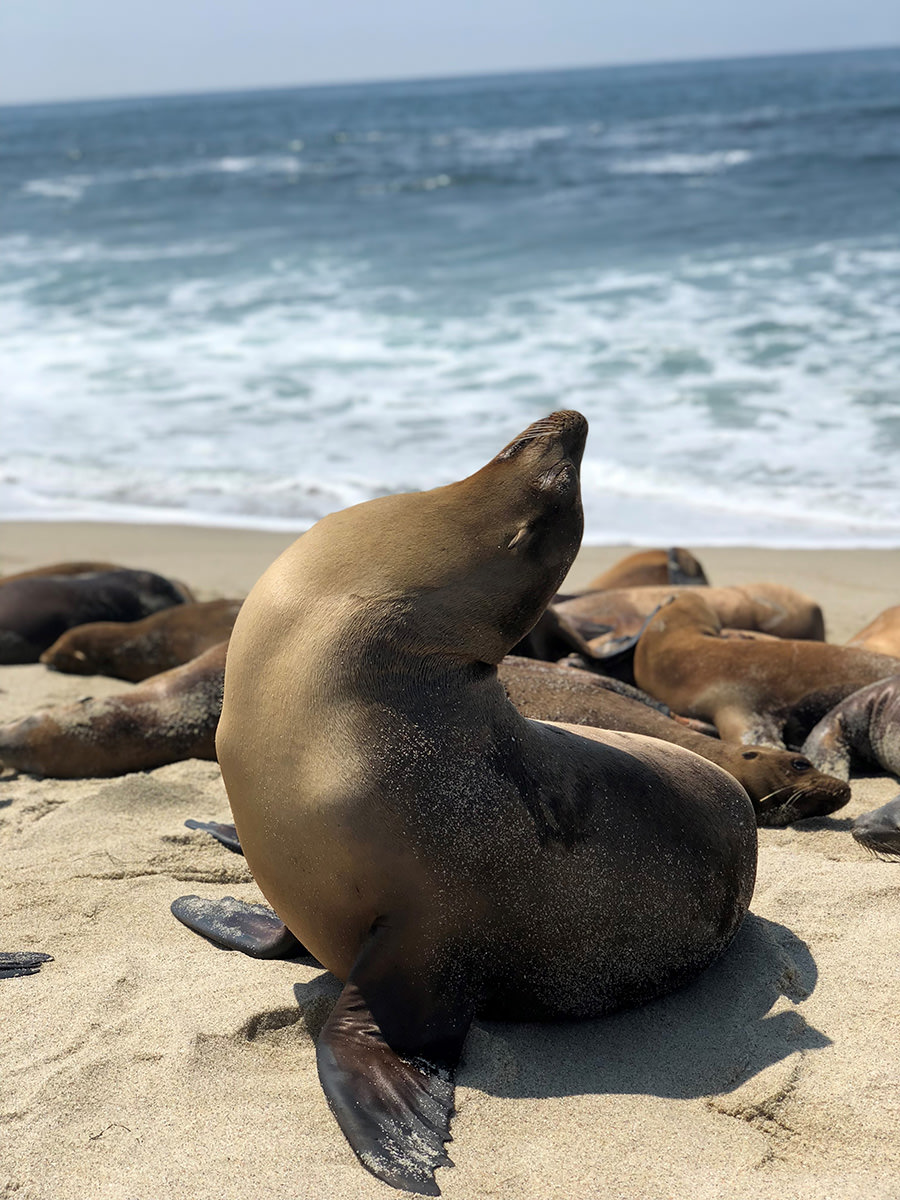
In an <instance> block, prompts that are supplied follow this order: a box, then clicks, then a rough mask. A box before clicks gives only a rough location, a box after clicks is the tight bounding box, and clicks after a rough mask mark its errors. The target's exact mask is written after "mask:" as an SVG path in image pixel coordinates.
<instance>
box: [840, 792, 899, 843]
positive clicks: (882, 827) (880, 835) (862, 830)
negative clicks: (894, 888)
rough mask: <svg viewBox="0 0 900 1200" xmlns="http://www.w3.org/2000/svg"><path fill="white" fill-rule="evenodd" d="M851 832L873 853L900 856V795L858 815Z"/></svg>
mask: <svg viewBox="0 0 900 1200" xmlns="http://www.w3.org/2000/svg"><path fill="white" fill-rule="evenodd" d="M850 832H851V833H852V834H853V836H854V837H855V838H856V840H857V841H858V842H859V844H860V845H861V846H865V848H866V849H867V850H871V851H872V853H873V854H876V855H882V854H885V855H887V856H888V857H889V858H900V796H895V797H894V799H893V800H888V802H887V804H882V806H881V807H880V808H873V809H872V811H871V812H867V813H863V814H862V816H859V817H857V818H856V820H855V821H854V822H853V824H852V825H851V826H850Z"/></svg>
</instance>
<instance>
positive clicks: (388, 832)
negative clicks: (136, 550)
mask: <svg viewBox="0 0 900 1200" xmlns="http://www.w3.org/2000/svg"><path fill="white" fill-rule="evenodd" d="M586 429H587V423H586V421H585V420H584V418H583V417H582V416H581V415H580V414H578V413H573V412H560V413H555V414H553V415H552V416H550V417H547V418H545V419H544V420H541V421H538V422H536V423H535V424H534V425H532V426H530V427H529V428H528V429H526V430H525V431H524V433H522V434H521V435H520V436H519V437H518V438H516V439H515V440H514V441H513V442H511V443H510V444H509V445H508V446H507V447H506V448H505V449H504V450H502V451H501V452H500V454H498V455H497V456H496V458H494V459H492V460H491V461H490V462H489V463H488V464H487V466H485V467H484V468H482V469H481V470H480V471H478V472H477V473H476V474H474V475H472V476H470V477H469V478H467V479H464V480H463V481H462V482H460V483H456V484H451V485H449V486H447V487H442V488H437V489H435V490H434V491H429V492H423V493H416V494H410V495H396V496H388V497H383V498H379V499H376V500H372V501H369V502H368V503H366V504H361V505H358V506H356V507H354V508H351V509H347V510H344V511H342V512H337V513H333V514H331V515H330V516H328V517H325V518H324V520H322V521H320V522H319V523H318V524H317V525H314V526H313V527H312V529H310V530H309V531H308V532H307V533H305V534H304V535H303V537H302V538H301V539H300V540H299V541H297V542H296V543H295V544H294V545H293V546H292V547H290V548H289V549H288V550H287V551H286V552H285V553H284V554H282V556H281V557H280V558H279V559H278V560H277V562H276V563H275V564H274V565H273V566H272V567H271V568H270V569H269V570H268V571H267V572H266V574H265V575H264V576H263V577H262V579H261V580H260V581H259V583H257V584H256V586H255V587H254V588H253V590H252V592H251V593H250V595H249V597H248V598H247V600H246V601H245V602H244V607H243V608H242V609H241V612H240V615H239V616H238V619H237V622H236V624H235V628H234V633H233V634H232V639H231V643H230V645H229V652H228V663H227V667H226V672H225V699H224V706H223V710H222V719H221V722H220V724H219V733H218V737H217V750H218V756H219V763H220V765H221V768H222V774H223V777H224V780H225V784H226V789H227V791H228V795H229V799H230V801H231V807H232V811H233V814H234V820H235V825H236V828H237V833H238V836H239V838H240V842H241V845H242V846H243V849H244V852H245V854H246V858H247V862H248V865H249V866H250V869H251V870H252V872H253V874H254V876H255V878H256V881H257V883H258V884H259V886H260V888H261V889H262V891H263V894H264V895H265V896H266V898H267V900H268V901H269V903H271V904H272V906H273V908H274V909H275V912H276V913H277V917H275V916H274V915H271V916H270V923H269V924H268V925H266V919H265V913H264V912H263V913H261V912H260V911H259V906H252V908H250V910H249V911H248V912H247V913H246V922H245V921H244V917H243V915H242V912H243V910H242V908H241V906H240V905H237V906H236V907H235V904H234V903H229V904H228V905H226V906H225V908H224V909H223V910H217V908H216V905H215V903H214V902H207V903H204V902H203V901H199V900H197V899H186V900H184V901H180V902H176V905H175V909H176V912H177V913H178V914H180V915H181V916H182V918H183V919H185V920H186V921H187V922H189V923H191V924H192V925H193V926H194V927H195V928H198V929H199V930H200V931H201V932H203V933H205V934H206V935H207V936H208V937H211V938H213V939H214V940H220V941H222V942H223V943H224V944H226V945H235V946H240V947H242V948H247V947H250V948H254V947H255V950H256V951H259V950H264V951H267V950H271V948H272V946H273V944H278V943H279V942H280V941H283V940H285V939H286V936H287V935H286V933H285V927H286V929H287V930H289V931H290V934H292V935H293V938H288V939H287V940H289V941H290V942H291V944H292V945H293V946H294V947H296V945H297V940H299V942H300V943H302V945H304V946H305V947H307V949H308V950H309V951H310V952H311V953H312V954H313V955H315V957H316V958H318V960H319V961H320V962H321V963H322V964H323V965H324V966H325V967H326V968H327V969H328V970H330V971H332V972H333V973H334V974H335V975H337V976H338V978H339V979H341V980H343V981H345V986H344V989H343V992H342V993H341V996H340V998H339V999H338V1001H337V1004H336V1006H335V1008H334V1010H333V1012H332V1014H331V1016H330V1017H329V1018H328V1020H327V1021H326V1023H325V1026H324V1028H323V1030H322V1032H321V1035H320V1037H319V1040H318V1049H317V1055H318V1064H319V1076H320V1079H321V1082H322V1085H323V1088H324V1090H325V1094H326V1096H327V1097H328V1102H329V1104H330V1105H331V1108H332V1110H333V1112H334V1114H335V1116H336V1118H337V1120H338V1123H339V1124H340V1126H341V1128H342V1130H343V1131H344V1133H345V1135H346V1136H347V1139H348V1140H349V1142H350V1144H351V1146H352V1147H353V1149H354V1151H355V1152H356V1154H357V1155H358V1156H359V1158H360V1160H361V1161H362V1162H363V1163H364V1165H365V1166H366V1167H367V1168H368V1169H369V1170H370V1171H372V1172H373V1173H374V1174H376V1175H377V1176H378V1177H379V1178H381V1179H384V1180H386V1181H387V1182H389V1183H391V1184H392V1185H393V1186H395V1187H399V1188H405V1189H407V1190H411V1191H416V1192H419V1193H422V1194H428V1195H434V1194H437V1192H438V1189H437V1185H436V1183H435V1182H434V1178H433V1172H434V1170H435V1168H436V1167H439V1166H441V1165H445V1164H448V1162H449V1160H448V1158H447V1155H446V1153H445V1151H444V1142H445V1141H447V1139H448V1138H449V1124H450V1116H451V1113H452V1111H453V1084H452V1081H451V1078H450V1072H451V1071H452V1070H453V1067H454V1066H455V1064H456V1062H457V1060H458V1058H459V1054H460V1050H461V1047H462V1044H463V1042H464V1040H465V1037H466V1034H467V1031H468V1028H469V1025H470V1022H471V1021H472V1018H473V1016H474V1014H475V1013H476V1012H486V1013H490V1014H493V1015H494V1016H498V1017H507V1018H521V1019H528V1020H530V1019H535V1018H556V1017H566V1018H569V1017H593V1016H598V1015H600V1014H602V1013H606V1012H610V1011H611V1010H613V1009H616V1008H621V1007H622V1006H625V1005H632V1004H637V1003H641V1002H642V1001H644V1000H647V999H649V998H650V997H651V996H655V995H659V994H660V993H662V992H665V991H667V990H669V989H670V988H673V987H677V986H678V985H679V984H681V983H683V982H685V981H686V980H688V979H690V978H692V977H693V976H694V975H696V974H697V972H698V971H700V970H702V968H703V967H704V966H706V965H707V964H708V963H709V962H710V961H712V959H713V958H715V957H716V955H718V954H719V953H720V952H721V950H722V949H723V948H724V947H725V946H726V945H727V944H728V942H729V941H730V940H731V938H732V936H733V935H734V933H735V931H736V929H737V927H738V925H739V924H740V922H741V920H742V918H743V915H744V913H745V912H746V909H747V905H748V903H749V900H750V896H751V893H752V890H753V881H754V876H755V865H756V827H755V821H754V815H753V808H752V806H751V804H750V801H749V799H748V798H747V794H746V792H745V791H744V789H743V788H742V787H741V786H740V785H739V784H738V783H737V782H736V781H735V780H734V779H732V777H731V776H730V775H728V774H727V773H726V772H725V771H722V770H721V769H720V768H719V767H717V766H715V765H714V764H713V763H710V762H708V761H707V760H705V759H703V758H700V757H699V756H698V755H695V754H692V753H691V752H690V751H688V750H685V749H683V748H682V747H681V746H675V745H671V744H669V743H666V742H661V741H658V740H657V739H654V738H645V737H641V736H640V735H638V734H625V733H612V732H607V731H601V730H596V729H591V728H588V727H587V726H577V727H576V726H566V725H553V724H544V723H542V722H537V721H529V720H527V719H526V718H524V717H522V716H521V714H520V713H518V712H517V711H516V709H515V708H514V707H513V705H512V704H510V702H509V701H508V699H507V698H506V695H505V693H504V691H503V687H502V685H501V683H500V681H499V679H498V678H497V664H498V663H499V662H500V661H501V659H502V658H503V656H504V655H505V654H506V653H507V651H508V650H509V649H510V648H511V647H512V646H514V645H515V644H516V643H517V642H518V641H519V640H520V639H521V638H522V637H523V636H524V635H525V633H527V631H528V630H529V628H531V626H533V625H534V623H535V622H536V621H537V619H538V617H539V616H540V614H541V612H542V611H543V609H544V607H545V606H546V604H547V602H548V601H549V599H550V597H551V596H552V595H553V594H554V592H555V591H556V590H557V588H558V587H559V584H560V581H561V580H562V579H563V577H564V576H565V573H566V571H567V570H568V569H569V567H570V565H571V563H572V560H573V559H574V556H575V553H576V551H577V549H578V544H579V541H580V538H581V528H582V514H581V501H580V496H579V480H578V466H579V463H580V460H581V455H582V451H583V447H584V439H585V434H586ZM220 915H221V916H222V919H221V920H220V919H219V918H220ZM281 922H283V923H284V924H283V925H282V924H281ZM295 939H297V940H295Z"/></svg>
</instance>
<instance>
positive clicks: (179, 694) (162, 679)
mask: <svg viewBox="0 0 900 1200" xmlns="http://www.w3.org/2000/svg"><path fill="white" fill-rule="evenodd" d="M227 649H228V643H227V642H220V643H219V644H218V645H217V646H213V647H212V648H211V649H209V650H207V651H206V653H205V654H201V655H200V656H199V657H198V658H195V659H192V660H191V661H190V662H189V663H185V664H184V666H181V667H175V668H174V669H173V670H171V671H165V672H164V673H163V674H162V675H154V676H153V677H152V678H151V679H147V680H145V681H144V682H143V683H139V684H138V685H137V686H136V687H134V688H132V689H131V691H128V692H124V693H123V694H122V695H120V696H107V697H106V698H105V699H102V700H95V699H93V698H92V697H90V696H88V697H86V698H85V699H84V700H79V701H78V702H77V703H75V704H60V705H58V706H56V707H55V708H47V709H44V710H42V711H41V712H37V713H34V714H33V715H32V716H28V717H22V718H21V719H20V720H18V721H10V722H9V723H8V724H6V725H0V764H2V765H3V766H4V767H11V768H13V769H14V770H17V771H24V772H26V773H27V774H29V775H43V776H47V777H49V778H52V779H85V778H90V777H92V776H102V775H124V774H125V773H126V772H128V771H149V770H152V768H153V767H162V766H165V764H166V763H170V762H181V761H182V759H185V758H206V759H213V760H214V759H215V757H216V745H215V738H216V725H217V724H218V722H219V713H220V711H221V708H222V681H223V679H224V674H225V652H226V650H227Z"/></svg>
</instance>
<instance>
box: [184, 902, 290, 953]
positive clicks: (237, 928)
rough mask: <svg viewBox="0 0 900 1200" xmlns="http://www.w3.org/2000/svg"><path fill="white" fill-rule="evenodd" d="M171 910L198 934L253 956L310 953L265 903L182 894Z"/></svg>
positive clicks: (220, 944) (230, 948) (219, 944)
mask: <svg viewBox="0 0 900 1200" xmlns="http://www.w3.org/2000/svg"><path fill="white" fill-rule="evenodd" d="M172 912H173V913H174V915H175V916H176V917H177V918H178V920H179V921H181V923H182V924H183V925H187V927H188V928H189V929H193V930H194V932H195V933H201V934H202V935H203V936H204V937H205V938H209V940H210V941H211V942H215V943H216V944H217V945H218V946H225V947H226V949H228V950H241V951H242V952H243V953H244V954H249V955H250V957H251V958H297V957H299V956H300V955H303V954H307V953H308V951H307V950H306V949H305V948H304V947H303V946H302V945H301V944H300V942H298V941H297V939H296V938H295V937H294V935H293V934H292V933H291V931H290V930H289V929H288V927H287V926H286V925H283V924H282V922H281V921H279V920H278V918H277V917H276V915H275V914H274V913H273V912H272V910H271V908H267V907H266V906H265V904H247V903H246V902H245V901H243V900H235V898H234V896H223V897H222V899H221V900H204V899H203V898H202V897H200V896H180V897H179V898H178V899H177V900H175V901H173V903H172Z"/></svg>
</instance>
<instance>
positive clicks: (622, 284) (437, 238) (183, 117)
mask: <svg viewBox="0 0 900 1200" xmlns="http://www.w3.org/2000/svg"><path fill="white" fill-rule="evenodd" d="M0 361H2V362H3V363H4V366H3V383H2V395H3V416H2V438H0V505H2V509H3V512H4V513H5V514H6V515H7V516H16V517H22V516H26V517H48V518H55V519H56V518H64V517H96V518H106V519H120V520H169V521H185V522H187V521H190V522H200V523H220V524H241V525H250V526H260V527H269V528H280V527H293V528H303V527H305V526H306V525H308V524H310V523H311V522H312V521H314V520H316V519H317V518H318V517H319V516H321V515H324V513H326V512H328V511H330V510H331V509H334V508H338V507H341V506H343V505H345V504H348V503H352V502H355V501H357V500H360V499H365V498H367V497H369V496H374V495H379V494H383V493H385V492H389V491H394V490H400V489H411V488H422V487H430V486H434V485H435V484H438V483H443V482H447V481H449V480H451V479H454V478H458V477H460V476H461V475H463V474H467V473H469V472H470V471H472V470H475V469H476V468H477V467H478V466H480V465H481V464H482V463H483V462H484V461H485V460H486V459H487V458H488V457H490V456H491V455H492V454H493V453H495V452H496V451H497V450H498V449H499V448H500V447H501V446H502V445H503V444H504V443H505V442H506V441H508V440H509V439H510V438H511V437H512V436H513V435H514V434H515V433H517V432H518V431H519V429H520V428H521V427H523V426H524V425H525V424H527V423H528V422H529V421H531V420H533V419H535V418H536V417H537V416H540V415H541V414H543V413H545V412H547V411H549V410H551V409H553V408H558V407H572V408H578V409H580V410H582V411H583V412H584V413H585V414H586V415H587V416H588V418H589V420H590V422H591V426H592V433H591V436H590V438H589V443H588V451H587V457H586V460H585V468H584V473H583V487H584V495H585V510H586V523H587V531H586V539H587V540H588V541H593V542H618V541H632V542H636V543H657V542H663V543H664V542H671V541H680V542H694V543H695V544H703V543H706V544H711V543H741V542H755V543H759V544H764V545H801V546H802V545H807V546H820V545H835V546H837V545H844V546H846V545H900V453H898V452H900V51H878V52H854V53H846V54H827V55H825V54H823V55H804V56H796V57H780V58H769V59H748V60H741V61H728V62H703V63H680V64H672V65H663V66H660V65H655V66H644V67H629V68H614V69H613V68H610V69H602V70H599V69H598V70H590V71H566V72H552V73H550V72H548V73H540V74H529V75H515V76H510V75H507V76H495V77H484V78H468V79H456V80H439V81H428V82H415V83H397V84H375V85H360V86H353V87H334V88H311V89H292V90H285V91H269V92H246V93H240V94H233V95H207V96H191V97H167V98H157V99H139V100H135V99H131V100H122V101H105V102H97V103H77V104H61V105H45V106H28V107H17V108H6V109H2V110H0Z"/></svg>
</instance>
